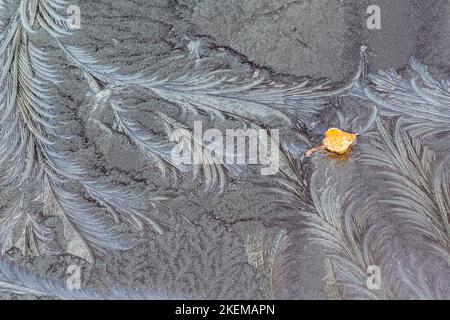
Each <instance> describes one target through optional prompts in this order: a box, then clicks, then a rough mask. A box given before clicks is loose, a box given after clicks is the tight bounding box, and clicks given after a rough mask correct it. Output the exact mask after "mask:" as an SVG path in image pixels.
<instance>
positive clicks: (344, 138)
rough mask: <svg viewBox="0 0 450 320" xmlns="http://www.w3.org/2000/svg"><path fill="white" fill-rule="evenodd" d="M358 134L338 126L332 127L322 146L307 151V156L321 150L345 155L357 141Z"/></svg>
mask: <svg viewBox="0 0 450 320" xmlns="http://www.w3.org/2000/svg"><path fill="white" fill-rule="evenodd" d="M357 136H358V135H357V134H353V133H347V132H344V131H342V130H339V129H336V128H330V129H328V130H327V132H326V133H325V139H323V145H322V146H320V147H316V148H312V149H311V150H309V151H308V152H307V153H306V156H307V157H309V156H311V155H312V154H313V153H314V152H317V151H320V150H326V151H328V152H331V153H334V154H337V155H343V154H346V153H347V152H348V151H349V150H350V148H351V146H352V145H353V144H354V143H355V141H356V137H357Z"/></svg>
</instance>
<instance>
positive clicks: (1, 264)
mask: <svg viewBox="0 0 450 320" xmlns="http://www.w3.org/2000/svg"><path fill="white" fill-rule="evenodd" d="M0 292H4V293H9V294H16V295H34V296H37V297H40V298H51V299H61V300H165V299H171V300H179V299H185V297H182V296H180V295H176V294H170V293H167V292H163V291H156V290H155V291H151V290H147V291H145V290H140V291H138V290H135V291H132V290H125V289H121V288H114V287H113V288H111V289H110V291H109V292H98V291H94V290H89V289H69V288H68V287H67V286H66V285H65V284H63V283H61V282H59V281H57V280H53V279H50V278H45V277H40V276H37V275H34V274H33V273H31V272H29V271H28V270H26V269H24V268H22V267H19V266H17V265H15V264H13V263H12V262H10V261H8V260H6V259H5V258H0Z"/></svg>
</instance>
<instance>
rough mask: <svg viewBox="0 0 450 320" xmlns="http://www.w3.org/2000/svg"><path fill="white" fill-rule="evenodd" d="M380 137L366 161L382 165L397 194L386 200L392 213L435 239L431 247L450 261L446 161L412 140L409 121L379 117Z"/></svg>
mask: <svg viewBox="0 0 450 320" xmlns="http://www.w3.org/2000/svg"><path fill="white" fill-rule="evenodd" d="M377 125H378V131H379V134H380V136H379V138H378V139H377V140H374V141H373V142H372V148H368V149H367V150H366V152H365V153H364V160H363V161H364V162H366V163H367V164H369V165H372V166H376V167H379V168H382V171H381V174H382V175H385V176H386V177H389V180H387V181H386V182H385V185H386V189H387V190H388V191H389V192H392V193H393V194H394V195H395V196H394V197H393V198H391V199H388V200H384V202H386V203H388V204H389V206H390V208H391V210H392V212H394V213H396V214H397V215H398V216H399V217H401V219H404V221H405V222H406V223H407V225H408V226H410V227H411V230H410V231H411V232H414V233H416V232H420V233H421V234H422V235H424V236H426V237H427V238H428V239H431V240H432V248H433V249H434V250H435V251H436V252H437V253H438V255H439V256H442V257H444V259H446V260H447V262H449V263H450V193H449V192H450V189H449V186H450V184H449V172H448V169H447V164H448V162H447V161H443V162H438V161H437V159H436V156H435V153H434V152H433V151H432V150H431V149H429V148H426V147H424V146H422V145H421V144H420V141H418V140H417V139H413V138H411V137H410V135H409V134H408V132H407V130H406V129H405V127H407V126H406V123H405V122H404V121H403V120H402V119H401V118H400V119H398V120H396V121H389V120H386V119H384V120H383V119H378V120H377Z"/></svg>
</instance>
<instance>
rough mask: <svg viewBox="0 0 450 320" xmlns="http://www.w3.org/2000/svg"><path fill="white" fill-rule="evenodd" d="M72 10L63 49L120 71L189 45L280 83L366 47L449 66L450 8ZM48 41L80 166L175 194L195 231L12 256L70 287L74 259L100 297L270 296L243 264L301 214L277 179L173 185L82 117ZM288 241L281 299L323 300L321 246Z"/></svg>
mask: <svg viewBox="0 0 450 320" xmlns="http://www.w3.org/2000/svg"><path fill="white" fill-rule="evenodd" d="M71 4H78V5H79V6H80V8H81V14H82V27H81V30H79V31H76V32H75V35H73V36H72V37H71V38H70V39H67V42H68V43H71V44H77V45H78V46H80V47H82V48H84V49H85V50H86V51H88V52H89V53H91V54H94V55H95V56H97V57H98V59H99V60H100V61H102V62H103V63H109V64H112V65H115V66H118V67H119V68H120V69H121V70H122V71H123V72H133V71H138V70H144V69H145V70H153V71H158V72H161V73H165V72H167V73H168V74H170V73H171V72H175V71H173V70H176V69H177V66H176V65H173V64H171V63H172V62H171V59H170V58H171V57H173V56H174V55H177V54H179V53H183V52H185V51H186V47H187V44H188V43H189V41H191V40H193V39H202V43H204V44H205V47H209V48H214V50H225V52H226V53H227V54H226V56H227V57H226V58H223V59H229V60H230V61H231V62H230V63H231V64H232V65H233V66H234V67H236V68H240V69H242V70H243V72H244V73H245V72H246V70H250V69H252V68H261V69H264V70H268V72H269V73H270V74H271V75H272V76H273V77H274V78H279V79H283V80H284V81H289V80H290V79H298V78H303V77H309V78H312V79H321V78H327V79H330V80H331V81H332V82H333V83H341V82H344V81H346V80H348V79H350V78H351V77H352V75H353V74H354V73H355V71H356V69H357V67H358V63H359V47H360V46H361V45H363V44H364V45H367V46H368V48H369V53H370V54H369V57H370V68H371V70H378V69H388V68H395V69H400V70H401V69H404V68H406V67H407V65H408V62H409V59H410V57H411V56H415V57H417V58H419V59H420V60H421V61H422V62H424V63H426V64H428V65H429V66H431V67H435V68H436V69H437V70H438V71H439V72H447V71H448V70H447V68H448V63H447V61H449V58H450V41H448V39H449V37H450V19H449V14H450V1H444V0H435V1H434V0H433V1H431V0H430V1H428V0H427V1H420V0H385V1H375V0H373V1H345V0H342V1H338V0H328V1H327V0H314V1H312V0H309V1H308V0H297V1H289V0H246V1H241V0H223V1H218V0H173V1H171V0H126V1H123V0H114V1H111V0H89V1H87V0H86V1H71ZM370 4H378V5H379V6H380V7H381V10H382V29H381V30H368V29H367V28H366V20H365V19H366V8H367V6H368V5H370ZM37 37H40V35H37ZM41 41H42V42H40V44H41V45H42V46H44V47H46V48H47V49H49V50H51V56H52V62H53V63H54V64H55V65H56V66H57V67H58V68H59V69H60V70H61V78H63V79H64V80H65V81H64V82H63V83H62V84H61V85H60V86H59V87H58V88H55V104H61V105H64V106H67V107H68V108H70V109H71V110H72V111H73V115H74V116H75V117H74V119H73V122H72V123H71V124H70V125H69V126H68V128H67V130H68V131H70V132H71V133H75V134H76V135H77V136H78V138H77V139H74V140H73V141H71V144H70V145H69V146H68V148H69V149H70V150H72V151H73V152H75V153H76V154H77V156H78V158H79V159H81V160H82V161H85V163H86V164H87V165H88V167H89V168H90V169H91V173H92V175H93V176H98V177H99V176H103V179H106V180H108V181H114V182H121V183H126V184H128V185H136V186H138V187H140V186H142V185H145V188H147V189H148V190H158V192H160V193H161V194H166V195H170V196H171V198H172V199H171V200H170V201H169V202H167V205H169V206H170V207H172V208H174V209H177V210H179V211H180V212H182V213H183V214H184V215H185V216H187V217H188V218H189V219H190V220H191V221H193V222H194V225H189V224H186V223H182V222H179V221H178V222H177V223H176V225H177V229H176V230H170V231H168V232H167V233H166V234H164V235H163V236H159V235H155V234H153V233H152V232H151V231H147V232H143V233H142V234H139V237H140V243H139V244H138V245H137V246H136V247H135V248H133V249H131V250H129V251H127V252H112V253H109V254H108V255H105V256H101V257H99V259H98V260H97V262H96V263H95V265H90V264H88V263H86V262H84V261H82V260H80V259H77V258H75V257H71V256H68V255H67V256H59V257H35V258H23V257H21V255H20V254H19V253H18V252H16V251H12V252H10V253H9V255H10V256H11V257H12V258H13V259H14V260H15V261H17V262H20V263H21V264H22V265H24V266H26V267H27V268H29V269H30V270H32V271H34V272H36V273H37V274H40V275H45V276H51V277H55V278H58V279H61V280H63V281H64V280H65V279H66V278H67V275H66V274H65V272H66V268H67V266H68V265H70V264H78V265H80V266H81V267H82V282H83V286H84V287H89V288H95V289H99V290H106V289H107V288H108V287H110V286H111V285H112V284H114V285H118V286H121V287H124V288H143V289H149V288H152V289H165V290H168V291H170V292H177V293H180V294H184V295H186V296H188V297H193V298H211V299H216V298H221V299H259V298H264V296H263V294H262V292H261V290H260V287H259V282H258V279H257V275H256V271H255V270H254V268H253V267H252V266H251V265H250V264H248V262H247V255H246V253H245V245H246V240H247V237H248V236H249V235H252V234H254V233H255V232H258V231H259V230H260V229H261V228H267V229H272V228H277V227H279V226H281V227H283V226H284V227H286V226H285V225H284V224H283V221H285V220H286V219H287V218H294V219H300V217H299V215H298V213H297V212H296V211H295V210H289V209H284V208H283V209H281V208H279V207H277V205H276V204H274V201H275V200H276V196H274V195H273V194H270V193H269V192H267V191H266V189H264V187H263V186H267V185H271V184H273V183H274V182H273V178H270V177H261V176H260V175H259V174H258V172H259V171H257V170H253V169H252V168H249V169H248V170H247V171H246V172H244V174H243V175H242V176H240V177H239V178H238V179H236V180H235V181H233V182H231V183H230V184H229V185H228V186H227V187H226V189H225V191H224V192H223V193H222V194H219V193H216V192H213V191H212V192H209V193H205V192H203V191H202V189H201V188H200V187H198V186H196V185H195V184H194V183H191V182H189V181H186V182H184V183H183V184H181V185H174V184H173V183H171V182H170V181H168V180H167V179H164V178H162V177H161V176H160V174H159V171H158V169H157V168H156V167H155V166H154V165H152V164H151V163H149V162H148V161H147V160H146V159H145V158H144V157H142V156H141V155H140V154H139V153H138V151H137V150H136V149H135V148H134V147H133V146H132V145H130V143H129V142H128V141H127V140H126V139H124V138H121V137H118V136H110V135H107V134H105V132H103V131H102V130H101V129H99V128H98V127H96V126H94V125H92V124H89V123H87V122H86V114H87V111H88V109H89V103H90V100H89V95H88V91H89V88H88V86H87V84H86V83H85V81H84V79H83V76H82V74H81V72H79V70H77V69H75V68H74V67H72V66H71V65H70V64H68V63H67V61H66V60H65V59H64V57H63V56H62V55H61V53H60V51H59V50H57V49H56V46H55V44H54V43H53V42H52V41H51V40H48V38H45V37H44V36H42V39H41ZM211 50H212V49H211ZM219 52H220V51H219ZM124 99H125V97H124ZM126 99H129V100H127V101H129V103H130V104H133V105H136V106H138V107H146V108H147V107H151V108H156V109H158V108H161V109H160V110H165V111H168V110H171V109H170V108H171V106H170V105H167V104H166V103H165V102H163V101H159V100H157V99H155V97H152V96H151V95H150V94H149V93H140V92H137V91H131V90H130V91H129V92H127V95H126ZM139 110H140V109H139ZM139 112H140V111H137V114H138V115H139V116H140V117H142V121H143V122H144V123H145V124H146V126H147V127H148V128H154V127H157V126H158V124H157V123H155V121H154V119H152V118H151V115H150V114H147V113H145V112H142V113H139ZM95 117H97V118H98V119H101V120H102V121H106V122H107V121H108V110H100V111H98V113H97V114H96V115H95ZM79 123H81V125H80V124H79ZM187 180H189V179H187ZM292 237H293V239H294V240H295V242H296V244H297V251H296V255H297V257H298V258H297V259H295V265H294V267H293V270H292V271H291V272H292V274H291V278H292V281H291V282H290V284H289V288H288V290H287V291H286V292H285V296H284V298H293V299H298V298H301V299H316V298H319V299H323V298H326V296H325V294H324V293H323V281H322V279H323V277H324V272H323V260H324V257H323V255H322V254H321V251H320V248H318V247H317V246H315V245H314V244H312V243H310V242H308V239H306V237H305V236H304V235H303V234H302V232H301V230H297V231H294V232H293V233H292ZM3 297H4V298H16V297H14V296H3ZM30 298H32V297H30Z"/></svg>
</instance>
